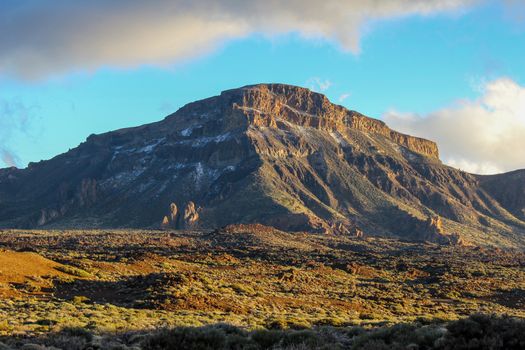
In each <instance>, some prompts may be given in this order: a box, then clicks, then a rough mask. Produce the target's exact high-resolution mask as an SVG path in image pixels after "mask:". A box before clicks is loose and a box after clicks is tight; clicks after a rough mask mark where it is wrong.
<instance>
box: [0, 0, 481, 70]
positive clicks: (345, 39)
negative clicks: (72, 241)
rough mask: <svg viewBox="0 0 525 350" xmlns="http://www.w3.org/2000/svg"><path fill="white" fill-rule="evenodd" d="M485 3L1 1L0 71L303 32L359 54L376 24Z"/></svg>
mask: <svg viewBox="0 0 525 350" xmlns="http://www.w3.org/2000/svg"><path fill="white" fill-rule="evenodd" d="M477 1H478V0H434V1H428V0H374V1H357V0H356V1H354V0H348V1H341V0H323V1H318V0H287V1H282V0H265V1H259V0H221V1H216V0H149V1H143V0H115V1H107V0H90V1H82V0H53V1H43V0H18V1H2V2H0V73H3V74H10V75H14V76H18V77H24V78H29V79H33V78H40V77H45V76H48V75H51V74H56V73H62V72H67V71H70V70H77V69H81V70H95V69H98V68H100V67H104V66H111V67H124V68H125V67H135V66H140V65H168V64H173V63H176V62H180V61H184V60H188V59H191V58H193V57H196V56H199V55H202V54H205V53H208V52H210V51H213V50H214V49H216V48H217V47H218V46H220V45H222V44H223V43H225V42H227V41H230V40H233V39H238V38H243V37H246V36H248V35H251V34H254V33H257V34H262V35H266V36H275V35H281V34H286V33H298V34H299V35H301V36H303V37H305V38H322V39H326V40H331V41H333V42H335V43H336V44H338V45H339V46H340V47H341V48H342V49H343V50H348V51H352V52H354V53H356V52H359V39H360V35H361V30H362V28H363V25H365V24H366V23H367V22H369V21H371V20H381V19H391V18H400V17H406V16H414V15H423V16H424V15H431V14H435V13H441V12H444V11H457V10H459V9H461V8H464V7H465V6H468V5H470V4H472V3H474V2H477Z"/></svg>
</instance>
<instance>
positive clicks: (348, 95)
mask: <svg viewBox="0 0 525 350" xmlns="http://www.w3.org/2000/svg"><path fill="white" fill-rule="evenodd" d="M350 96H351V94H350V93H349V92H345V93H344V94H341V96H339V98H338V101H339V102H340V103H343V102H344V101H345V100H346V99H347V98H349V97H350Z"/></svg>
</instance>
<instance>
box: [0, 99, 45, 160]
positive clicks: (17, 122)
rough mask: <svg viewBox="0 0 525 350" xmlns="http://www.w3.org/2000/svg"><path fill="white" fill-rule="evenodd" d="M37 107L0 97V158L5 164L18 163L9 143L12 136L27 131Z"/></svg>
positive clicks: (17, 158) (18, 158) (17, 157)
mask: <svg viewBox="0 0 525 350" xmlns="http://www.w3.org/2000/svg"><path fill="white" fill-rule="evenodd" d="M37 108H38V107H36V106H29V105H26V104H24V103H23V102H21V101H19V100H16V99H14V100H2V99H0V160H1V161H2V162H3V163H4V165H5V166H19V165H20V157H19V156H18V155H17V153H16V151H14V150H12V149H11V147H10V146H9V144H10V143H11V141H12V139H13V138H14V137H16V136H17V135H19V134H21V133H26V132H27V131H28V129H29V127H30V123H31V121H32V119H33V116H34V111H35V110H36V109H37ZM0 165H1V164H0Z"/></svg>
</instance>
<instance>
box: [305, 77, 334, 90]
mask: <svg viewBox="0 0 525 350" xmlns="http://www.w3.org/2000/svg"><path fill="white" fill-rule="evenodd" d="M332 85H333V83H332V82H331V81H330V80H328V79H321V78H317V77H314V78H310V79H308V81H307V82H306V86H307V87H308V88H310V90H313V91H317V92H325V91H326V90H328V89H330V87H331V86H332Z"/></svg>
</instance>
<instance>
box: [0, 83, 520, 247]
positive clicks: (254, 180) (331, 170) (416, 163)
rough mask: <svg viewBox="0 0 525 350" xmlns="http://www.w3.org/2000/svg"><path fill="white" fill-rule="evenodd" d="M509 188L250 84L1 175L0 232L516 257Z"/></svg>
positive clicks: (288, 92)
mask: <svg viewBox="0 0 525 350" xmlns="http://www.w3.org/2000/svg"><path fill="white" fill-rule="evenodd" d="M523 179H524V177H523V176H521V172H517V173H516V174H513V173H510V174H503V175H498V176H495V177H480V176H477V175H473V174H468V173H465V172H462V171H460V170H457V169H454V168H451V167H448V166H444V165H443V164H442V163H441V162H440V160H439V152H438V148H437V146H436V144H435V143H434V142H432V141H428V140H424V139H421V138H417V137H413V136H409V135H405V134H402V133H399V132H397V131H394V130H391V129H390V128H389V127H388V126H387V125H386V124H385V123H383V122H382V121H380V120H376V119H373V118H369V117H366V116H364V115H362V114H360V113H358V112H355V111H351V110H347V109H345V108H344V107H342V106H338V105H335V104H333V103H331V102H330V101H329V100H328V99H327V98H326V97H325V96H324V95H322V94H318V93H315V92H312V91H309V90H307V89H304V88H300V87H295V86H289V85H282V84H260V85H253V86H246V87H243V88H239V89H234V90H228V91H224V92H223V93H221V94H220V95H219V96H215V97H211V98H208V99H205V100H201V101H197V102H194V103H190V104H188V105H186V106H184V107H182V108H181V109H180V110H178V111H177V112H176V113H174V114H172V115H169V116H168V117H166V118H165V119H164V120H162V121H160V122H157V123H152V124H148V125H143V126H139V127H135V128H128V129H122V130H116V131H113V132H109V133H105V134H101V135H91V136H89V137H88V138H87V140H86V141H85V142H83V143H82V144H81V145H79V146H78V147H76V148H74V149H72V150H70V151H69V152H67V153H64V154H61V155H59V156H57V157H55V158H53V159H51V160H48V161H42V162H39V163H31V164H30V165H29V166H28V168H26V169H16V168H9V169H1V170H0V227H17V228H34V227H44V228H49V227H155V228H158V227H159V224H160V225H161V227H164V228H169V229H194V228H195V229H211V228H216V227H223V226H225V225H228V224H234V223H244V224H252V223H261V224H265V225H268V226H273V227H275V228H277V229H281V230H286V231H301V232H304V231H307V232H316V233H326V234H343V235H352V236H357V237H362V236H363V235H364V236H367V237H368V236H373V235H385V236H397V237H403V238H405V239H414V240H426V241H431V242H437V243H447V244H449V243H451V242H452V243H454V242H456V243H457V242H461V241H469V242H470V241H472V242H474V243H475V244H481V245H498V246H508V247H512V246H513V247H516V246H525V235H524V233H523V232H524V231H525V202H524V201H523V200H522V198H524V196H520V193H523V191H524V190H525V184H524V181H523ZM520 191H521V192H520ZM436 217H439V219H432V218H436ZM428 218H431V219H430V220H427V219H428ZM457 232H459V233H460V234H461V236H459V235H457V234H455V233H457Z"/></svg>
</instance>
